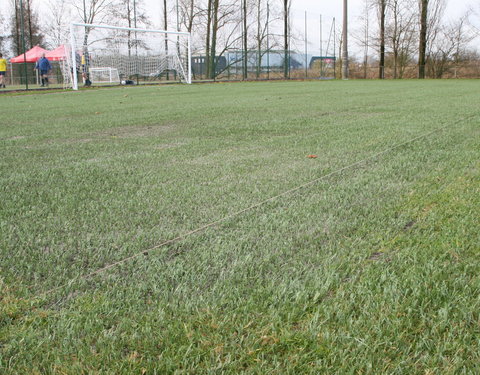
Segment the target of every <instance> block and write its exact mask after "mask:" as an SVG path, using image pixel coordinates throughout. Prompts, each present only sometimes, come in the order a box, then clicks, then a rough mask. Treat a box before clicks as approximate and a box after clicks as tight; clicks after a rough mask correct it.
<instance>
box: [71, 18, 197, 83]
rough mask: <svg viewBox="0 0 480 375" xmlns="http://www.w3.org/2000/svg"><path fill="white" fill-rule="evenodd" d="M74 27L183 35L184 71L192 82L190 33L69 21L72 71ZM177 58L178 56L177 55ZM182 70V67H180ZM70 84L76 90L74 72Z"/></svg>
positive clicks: (73, 69) (76, 67) (74, 70)
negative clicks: (185, 42)
mask: <svg viewBox="0 0 480 375" xmlns="http://www.w3.org/2000/svg"><path fill="white" fill-rule="evenodd" d="M75 27H88V28H92V29H95V28H96V29H110V30H123V31H131V32H141V33H152V34H167V35H168V34H170V35H178V36H180V35H181V36H185V37H187V60H188V61H187V66H188V69H187V72H186V78H187V79H186V81H187V83H188V84H191V83H192V66H191V61H192V46H191V42H192V36H191V33H189V32H186V31H169V30H157V29H141V28H133V27H132V28H131V27H122V26H110V25H98V24H91V23H77V22H74V23H71V24H70V44H71V48H70V49H71V59H72V71H73V72H76V71H77V69H78V66H77V61H76V60H77V59H76V50H75V36H74V35H75V34H74V28H75ZM177 58H179V57H178V56H177ZM182 70H183V68H182ZM72 75H73V77H72V78H73V79H72V81H73V82H72V86H73V89H74V90H78V79H77V76H76V74H72Z"/></svg>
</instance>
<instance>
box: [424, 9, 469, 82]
mask: <svg viewBox="0 0 480 375" xmlns="http://www.w3.org/2000/svg"><path fill="white" fill-rule="evenodd" d="M466 19H467V18H466V17H465V16H464V17H461V18H460V19H459V20H457V21H455V22H453V23H451V24H449V25H442V26H439V27H438V31H437V34H436V37H435V39H434V40H433V42H432V43H431V44H430V45H429V49H428V58H427V70H428V73H429V75H430V76H431V77H433V78H442V77H443V76H444V74H445V73H447V72H448V71H449V70H450V68H454V70H455V71H454V75H455V77H456V74H457V73H456V71H457V67H458V64H459V63H460V62H461V59H462V56H464V55H465V52H466V48H467V45H468V43H469V42H470V41H471V40H472V39H473V36H472V35H471V34H470V33H469V32H468V30H467V27H466Z"/></svg>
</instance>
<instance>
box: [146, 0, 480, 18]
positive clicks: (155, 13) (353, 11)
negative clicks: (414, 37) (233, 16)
mask: <svg viewBox="0 0 480 375" xmlns="http://www.w3.org/2000/svg"><path fill="white" fill-rule="evenodd" d="M167 1H168V2H169V3H172V2H173V1H174V0H167ZM239 1H240V0H239ZM270 2H271V3H272V4H273V3H275V2H277V3H279V4H280V5H281V4H283V1H282V0H270ZM478 3H479V1H478V0H447V9H446V12H445V13H446V16H447V17H452V18H456V17H460V16H461V15H463V14H464V13H465V12H466V11H467V10H468V8H469V6H471V5H472V4H477V5H478ZM145 4H146V5H147V7H148V10H149V13H150V14H151V16H152V19H154V22H155V23H156V24H157V23H158V24H159V23H160V15H161V12H162V4H163V0H145ZM348 4H349V5H348V7H349V13H350V18H351V21H352V22H354V21H355V19H356V18H357V17H358V16H359V15H360V14H361V12H362V4H364V0H349V1H348ZM172 5H173V4H172ZM292 9H293V10H295V11H296V12H304V11H308V12H309V13H316V14H318V15H320V14H322V15H324V16H326V17H336V18H337V20H340V19H341V17H342V9H343V1H342V0H292Z"/></svg>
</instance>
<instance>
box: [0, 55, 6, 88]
mask: <svg viewBox="0 0 480 375" xmlns="http://www.w3.org/2000/svg"><path fill="white" fill-rule="evenodd" d="M6 74H7V60H6V59H4V58H3V55H2V54H1V53H0V88H2V87H3V88H5V75H6Z"/></svg>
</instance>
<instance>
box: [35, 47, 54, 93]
mask: <svg viewBox="0 0 480 375" xmlns="http://www.w3.org/2000/svg"><path fill="white" fill-rule="evenodd" d="M35 69H37V70H39V71H40V78H41V79H42V84H41V85H40V87H44V86H46V87H48V72H49V71H50V70H52V66H51V65H50V61H48V59H47V58H46V57H45V54H42V57H41V58H40V59H39V60H38V61H37V64H36V65H35Z"/></svg>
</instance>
